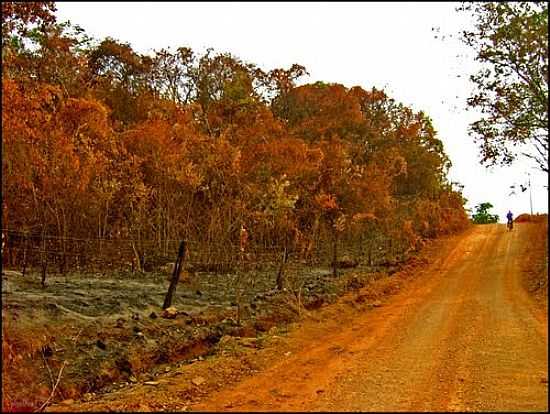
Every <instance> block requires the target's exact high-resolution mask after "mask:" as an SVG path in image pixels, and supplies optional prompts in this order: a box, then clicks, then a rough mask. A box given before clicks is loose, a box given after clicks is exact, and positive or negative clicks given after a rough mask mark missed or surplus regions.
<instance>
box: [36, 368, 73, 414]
mask: <svg viewBox="0 0 550 414" xmlns="http://www.w3.org/2000/svg"><path fill="white" fill-rule="evenodd" d="M65 365H67V361H63V365H62V366H61V368H60V369H59V374H57V381H56V383H55V385H54V387H53V389H52V393H51V394H50V396H49V397H48V399H47V400H46V401H44V404H42V405H41V406H40V408H39V409H38V410H36V411H35V412H41V411H43V410H44V408H46V406H47V405H48V404H49V403H50V401H51V399H52V398H53V396H54V395H55V390H56V389H57V386H58V385H59V381H61V374H62V373H63V369H64V368H65ZM48 369H49V368H48Z"/></svg>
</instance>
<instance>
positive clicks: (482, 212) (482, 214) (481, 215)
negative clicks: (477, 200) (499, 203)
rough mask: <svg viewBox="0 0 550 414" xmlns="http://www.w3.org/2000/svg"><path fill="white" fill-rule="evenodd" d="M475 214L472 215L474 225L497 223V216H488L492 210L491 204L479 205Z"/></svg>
mask: <svg viewBox="0 0 550 414" xmlns="http://www.w3.org/2000/svg"><path fill="white" fill-rule="evenodd" d="M475 208H476V212H475V214H474V215H472V220H473V221H474V223H475V224H490V223H496V222H497V221H498V215H497V214H490V213H489V210H490V209H492V208H493V205H492V204H491V203H481V204H478V205H477V206H476V207H475Z"/></svg>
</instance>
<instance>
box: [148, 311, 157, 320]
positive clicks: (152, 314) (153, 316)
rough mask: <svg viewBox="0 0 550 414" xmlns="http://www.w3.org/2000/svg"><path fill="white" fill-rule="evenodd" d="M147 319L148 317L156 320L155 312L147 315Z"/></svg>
mask: <svg viewBox="0 0 550 414" xmlns="http://www.w3.org/2000/svg"><path fill="white" fill-rule="evenodd" d="M149 317H150V318H151V319H157V314H156V313H155V312H151V313H150V314H149Z"/></svg>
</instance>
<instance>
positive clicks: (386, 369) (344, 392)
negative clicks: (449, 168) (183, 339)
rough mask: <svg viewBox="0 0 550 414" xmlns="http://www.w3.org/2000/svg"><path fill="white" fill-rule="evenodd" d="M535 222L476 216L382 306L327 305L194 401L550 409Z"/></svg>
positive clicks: (286, 406)
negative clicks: (261, 365) (528, 289)
mask: <svg viewBox="0 0 550 414" xmlns="http://www.w3.org/2000/svg"><path fill="white" fill-rule="evenodd" d="M527 231H528V225H518V226H517V228H516V229H514V231H513V232H511V233H508V232H507V231H506V229H505V226H504V225H500V224H499V225H487V226H476V227H474V228H473V229H471V230H469V231H467V232H466V233H465V234H463V235H461V236H459V237H457V239H456V241H455V242H454V243H450V244H448V246H447V247H446V248H442V249H441V250H440V251H439V252H438V253H437V255H436V256H435V257H434V260H433V263H431V264H430V265H428V266H427V267H426V268H425V269H423V270H422V274H418V275H415V277H414V279H412V281H411V282H410V283H407V286H406V287H405V288H403V289H401V290H400V292H399V293H398V294H396V295H394V296H392V297H390V298H389V299H388V300H386V301H385V302H382V303H381V306H375V307H372V308H369V310H367V308H366V307H362V308H361V309H362V310H361V311H357V310H355V311H352V309H351V308H350V307H349V306H348V308H347V309H348V311H345V310H343V309H344V308H342V307H340V308H339V307H332V308H331V309H326V310H324V311H322V312H320V314H319V315H320V319H321V322H311V323H305V324H303V325H302V326H301V327H300V328H299V329H297V330H296V331H295V332H293V333H292V334H291V335H289V337H288V343H287V348H285V349H290V350H292V352H290V351H289V352H286V353H284V354H281V355H280V356H277V357H276V358H275V357H274V358H273V361H272V362H273V363H272V364H271V365H270V366H268V367H267V368H266V369H264V370H262V371H261V372H259V373H257V374H254V375H252V376H250V377H248V378H247V379H245V380H244V381H241V382H239V383H237V384H236V385H229V386H223V385H222V386H221V387H219V390H218V391H216V392H213V393H209V394H208V395H205V396H204V398H201V400H200V401H197V402H198V403H197V404H191V405H189V406H186V409H188V410H193V411H232V410H234V411H287V410H292V411H350V410H355V411H357V410H359V411H470V410H472V411H485V410H488V411H531V410H533V411H543V410H544V411H547V410H548V374H547V372H548V353H547V346H548V331H547V317H546V315H545V314H543V313H541V311H540V309H538V308H536V307H534V306H533V304H532V302H531V301H530V300H529V298H528V297H527V296H526V294H525V293H524V291H523V290H522V289H521V287H520V269H521V267H520V266H521V264H522V263H521V262H522V258H523V256H524V252H525V249H528V248H529V245H528V243H526V240H527V238H526V237H525V235H526V233H527ZM329 308H330V306H329ZM331 317H332V318H331ZM328 318H331V319H328ZM274 349H276V348H274ZM273 352H275V351H273ZM175 378H177V377H175ZM177 381H178V380H176V381H175V382H172V384H171V385H170V386H169V387H168V388H167V389H166V391H169V393H170V395H171V396H174V394H175V393H176V390H178V382H177ZM179 381H182V380H181V379H180V380H179ZM135 392H136V393H134V394H133V396H134V397H133V398H142V399H143V401H147V400H148V399H155V398H158V397H160V394H155V393H158V392H159V391H158V390H155V391H151V392H150V393H149V394H143V393H140V392H138V391H137V390H136V391H135ZM155 395H157V397H155ZM164 395H167V394H164ZM138 396H139V397H138ZM120 398H130V397H129V395H128V396H127V397H123V396H120ZM94 407H95V408H98V407H100V408H106V406H105V405H104V406H98V405H97V404H92V405H91V406H90V407H88V409H90V408H91V409H93V408H94ZM118 407H119V409H120V407H122V406H120V405H119V406H118ZM110 408H114V409H117V408H116V406H110ZM73 409H74V407H73ZM77 409H78V408H77Z"/></svg>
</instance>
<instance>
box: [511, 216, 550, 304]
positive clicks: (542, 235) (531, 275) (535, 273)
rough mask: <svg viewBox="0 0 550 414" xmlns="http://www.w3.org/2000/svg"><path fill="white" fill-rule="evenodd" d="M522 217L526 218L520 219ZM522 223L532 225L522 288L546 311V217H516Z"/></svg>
mask: <svg viewBox="0 0 550 414" xmlns="http://www.w3.org/2000/svg"><path fill="white" fill-rule="evenodd" d="M522 216H527V217H524V218H522ZM520 218H522V220H524V221H523V222H527V223H532V224H530V225H531V226H532V228H531V232H530V238H529V241H530V243H529V248H528V249H527V253H526V255H527V257H526V260H525V261H524V263H525V264H526V265H525V267H524V269H523V271H524V280H523V282H524V286H525V289H526V290H527V292H529V294H530V295H531V297H532V298H533V299H534V300H535V302H536V303H537V304H538V305H539V306H540V307H541V308H542V309H544V310H547V309H548V215H547V214H540V215H536V216H529V215H527V214H523V215H521V216H519V217H518V219H520Z"/></svg>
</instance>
